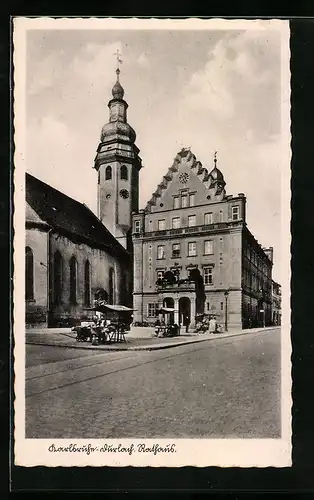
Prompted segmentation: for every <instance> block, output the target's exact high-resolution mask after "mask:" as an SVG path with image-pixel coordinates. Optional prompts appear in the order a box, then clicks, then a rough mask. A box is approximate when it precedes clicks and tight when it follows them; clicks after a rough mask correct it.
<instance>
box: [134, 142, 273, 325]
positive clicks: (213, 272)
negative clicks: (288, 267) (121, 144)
mask: <svg viewBox="0 0 314 500" xmlns="http://www.w3.org/2000/svg"><path fill="white" fill-rule="evenodd" d="M225 185H226V183H225V180H224V177H223V174H222V173H221V171H220V170H219V169H218V168H217V159H216V157H215V159H214V166H213V168H212V169H211V170H210V171H209V170H208V169H206V168H204V167H203V166H202V164H201V163H200V162H199V161H198V160H197V159H196V158H195V156H194V155H193V153H192V152H191V151H190V150H189V149H182V150H181V151H180V152H179V153H178V155H177V156H176V158H175V160H174V162H173V165H172V166H171V167H170V169H169V170H168V172H167V173H166V175H165V176H164V177H163V179H162V182H161V183H160V184H159V186H158V187H157V189H156V191H155V192H154V194H153V196H152V198H151V200H150V201H149V202H148V204H147V206H146V207H145V209H143V210H140V211H138V212H134V213H133V229H132V230H133V252H134V292H133V297H134V309H135V312H134V320H135V322H137V323H139V324H153V323H154V322H155V321H156V311H157V310H158V309H159V308H160V306H162V305H164V306H168V307H171V308H174V317H173V321H174V322H175V323H177V324H182V323H183V322H184V319H185V318H188V322H189V323H190V325H191V326H192V327H193V326H194V324H195V316H196V313H198V314H202V312H205V313H208V314H212V315H215V317H216V318H217V320H218V322H219V323H220V324H222V325H223V326H224V327H225V328H230V329H233V328H239V327H243V326H244V327H246V326H254V325H257V324H261V323H262V324H264V323H265V324H269V322H270V321H271V269H272V260H271V259H270V258H269V255H268V254H267V250H266V249H263V248H262V247H261V246H260V245H259V244H258V242H257V241H256V240H255V238H254V237H253V235H252V234H251V233H250V231H249V230H248V228H247V226H246V198H245V196H244V194H243V193H239V194H238V195H237V196H231V195H229V196H228V195H226V191H225ZM193 269H198V271H199V274H200V276H201V277H202V279H203V285H204V294H205V297H204V302H203V304H204V305H203V309H204V310H203V311H202V310H200V308H199V307H198V305H197V294H196V289H195V288H196V283H195V281H193V280H191V279H189V276H191V271H192V270H193ZM167 271H172V272H173V274H174V275H175V276H176V280H175V282H172V283H169V282H165V281H164V280H163V276H164V274H165V273H166V272H167ZM201 307H202V306H201ZM260 311H264V312H263V313H261V312H260ZM261 315H262V316H261Z"/></svg>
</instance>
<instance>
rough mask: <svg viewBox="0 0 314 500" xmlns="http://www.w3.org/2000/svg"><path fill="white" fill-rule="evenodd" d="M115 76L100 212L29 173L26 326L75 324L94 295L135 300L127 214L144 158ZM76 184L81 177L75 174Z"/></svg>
mask: <svg viewBox="0 0 314 500" xmlns="http://www.w3.org/2000/svg"><path fill="white" fill-rule="evenodd" d="M119 73H120V71H119V70H117V81H116V83H115V85H114V87H113V89H112V99H111V100H110V101H109V104H108V106H109V110H110V118H109V123H107V124H106V125H104V127H103V129H102V132H101V139H100V144H99V147H98V149H97V156H96V158H95V163H94V168H95V169H96V170H97V173H98V217H97V216H96V215H95V214H94V213H93V212H91V210H90V209H89V208H88V207H87V206H86V205H84V204H82V203H80V202H79V201H76V200H74V199H72V198H70V197H69V196H67V195H66V194H64V193H61V192H60V191H58V190H56V189H54V188H53V187H51V186H49V185H47V184H45V183H44V182H42V181H41V180H39V179H37V178H35V177H33V176H32V175H30V174H26V222H25V223H26V242H25V301H26V324H27V325H28V326H58V325H59V326H61V325H62V326H65V325H71V324H74V323H75V322H77V321H79V320H80V319H81V318H82V317H83V316H84V315H85V314H86V311H85V310H86V309H87V308H88V307H90V306H91V305H92V304H93V300H94V299H96V298H103V299H104V300H107V301H108V302H109V303H118V304H124V305H129V306H131V305H132V278H133V276H132V263H133V254H132V238H131V224H132V222H131V219H132V211H134V210H138V197H139V187H138V182H139V181H138V173H139V170H140V168H141V159H140V158H139V156H138V152H139V150H138V148H137V147H136V145H135V138H136V135H135V132H134V130H133V129H132V127H130V125H129V124H128V123H127V116H126V110H127V107H128V105H127V103H126V102H125V101H124V100H123V96H124V90H123V88H122V86H121V84H120V82H119ZM75 182H80V181H79V178H77V179H75Z"/></svg>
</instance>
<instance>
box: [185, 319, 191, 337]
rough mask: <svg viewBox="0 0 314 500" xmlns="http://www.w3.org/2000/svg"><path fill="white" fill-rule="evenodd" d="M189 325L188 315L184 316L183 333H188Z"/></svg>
mask: <svg viewBox="0 0 314 500" xmlns="http://www.w3.org/2000/svg"><path fill="white" fill-rule="evenodd" d="M189 326H190V321H189V317H188V316H186V317H185V333H188V332H189Z"/></svg>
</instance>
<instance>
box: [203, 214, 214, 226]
mask: <svg viewBox="0 0 314 500" xmlns="http://www.w3.org/2000/svg"><path fill="white" fill-rule="evenodd" d="M212 223H213V214H212V212H210V213H209V214H205V216H204V224H205V226H208V225H209V224H212Z"/></svg>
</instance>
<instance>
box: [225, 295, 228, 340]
mask: <svg viewBox="0 0 314 500" xmlns="http://www.w3.org/2000/svg"><path fill="white" fill-rule="evenodd" d="M228 295H229V292H228V290H226V291H225V332H227V331H228Z"/></svg>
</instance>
